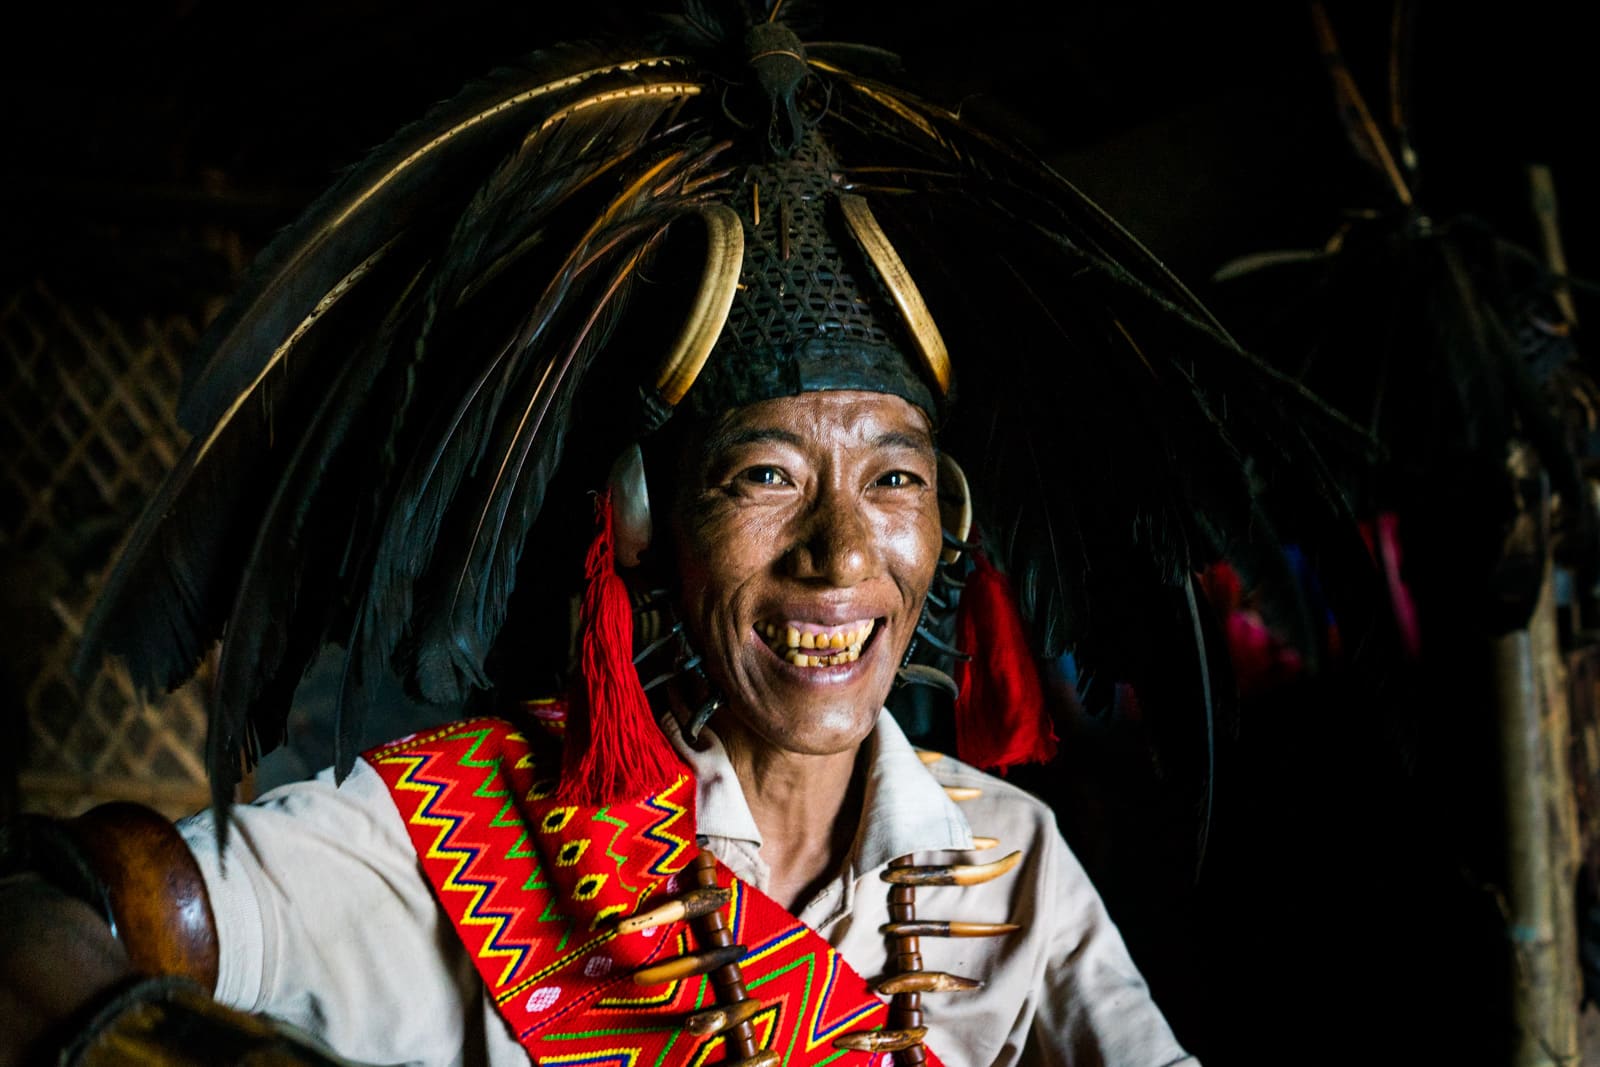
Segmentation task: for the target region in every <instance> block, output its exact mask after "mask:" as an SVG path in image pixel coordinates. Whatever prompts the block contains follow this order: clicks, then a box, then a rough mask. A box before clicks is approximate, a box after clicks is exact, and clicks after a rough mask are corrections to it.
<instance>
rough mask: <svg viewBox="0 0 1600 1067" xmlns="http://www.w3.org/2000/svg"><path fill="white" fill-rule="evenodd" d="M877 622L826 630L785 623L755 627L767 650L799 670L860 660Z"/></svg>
mask: <svg viewBox="0 0 1600 1067" xmlns="http://www.w3.org/2000/svg"><path fill="white" fill-rule="evenodd" d="M877 624H878V621H877V620H876V619H862V620H861V621H860V622H847V623H845V624H843V625H842V626H823V625H821V624H819V623H814V622H800V621H797V620H792V619H784V620H779V621H773V622H758V623H756V633H758V634H760V635H761V636H762V638H763V639H764V640H765V641H766V642H767V647H769V648H771V649H772V651H773V652H775V653H777V654H778V656H779V657H780V658H782V659H785V660H788V661H789V662H790V663H792V664H794V665H795V666H796V667H837V666H839V665H840V664H844V663H854V662H855V661H856V660H857V659H860V658H861V648H862V646H863V645H865V644H866V643H867V641H868V639H870V638H871V637H872V631H873V630H874V628H876V626H877Z"/></svg>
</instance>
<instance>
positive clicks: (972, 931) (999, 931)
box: [878, 919, 1022, 937]
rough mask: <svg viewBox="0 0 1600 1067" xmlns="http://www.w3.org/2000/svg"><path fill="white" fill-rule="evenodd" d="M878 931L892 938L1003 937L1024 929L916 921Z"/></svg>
mask: <svg viewBox="0 0 1600 1067" xmlns="http://www.w3.org/2000/svg"><path fill="white" fill-rule="evenodd" d="M878 929H879V930H880V931H881V932H883V933H884V934H886V935H888V936H890V937H1002V936H1004V935H1006V934H1010V933H1015V932H1016V931H1018V930H1020V929H1022V927H1021V926H1019V925H1018V924H1016V923H967V922H949V921H947V920H944V919H916V920H913V921H911V922H899V923H884V924H883V925H882V926H880V927H878Z"/></svg>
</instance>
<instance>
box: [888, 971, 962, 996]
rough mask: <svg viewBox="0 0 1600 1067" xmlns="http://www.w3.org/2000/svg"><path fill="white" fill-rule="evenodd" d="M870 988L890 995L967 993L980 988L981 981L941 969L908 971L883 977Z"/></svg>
mask: <svg viewBox="0 0 1600 1067" xmlns="http://www.w3.org/2000/svg"><path fill="white" fill-rule="evenodd" d="M872 988H874V989H876V990H877V991H878V992H879V993H883V994H886V995H890V996H892V995H893V994H895V993H968V992H971V991H972V990H974V989H982V988H983V983H982V982H979V981H976V980H974V979H971V978H962V977H961V976H960V975H957V974H945V973H944V972H943V971H910V972H908V973H906V974H897V975H895V976H893V977H892V978H885V979H883V980H882V981H881V982H879V983H878V984H877V985H875V986H873V987H872Z"/></svg>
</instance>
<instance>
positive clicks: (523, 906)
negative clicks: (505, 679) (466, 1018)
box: [366, 719, 939, 1067]
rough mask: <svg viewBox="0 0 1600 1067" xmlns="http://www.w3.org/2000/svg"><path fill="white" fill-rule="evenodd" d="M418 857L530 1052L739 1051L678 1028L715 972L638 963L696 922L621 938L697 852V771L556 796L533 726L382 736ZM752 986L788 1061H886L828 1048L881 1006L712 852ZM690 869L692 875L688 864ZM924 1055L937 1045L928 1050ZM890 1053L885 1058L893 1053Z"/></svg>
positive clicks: (629, 1064) (623, 1062)
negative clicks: (531, 734) (566, 799)
mask: <svg viewBox="0 0 1600 1067" xmlns="http://www.w3.org/2000/svg"><path fill="white" fill-rule="evenodd" d="M366 758H367V761H368V762H369V763H370V764H371V765H372V766H373V767H374V768H375V769H376V770H377V772H378V774H379V775H381V776H382V778H383V780H384V781H385V782H386V783H387V784H388V786H389V791H390V795H391V796H392V797H393V798H394V802H395V806H396V807H397V808H398V809H399V811H400V815H401V817H402V818H403V819H404V820H405V822H406V826H407V829H408V830H409V831H410V834H411V840H412V844H413V845H414V846H415V847H416V850H417V856H418V857H419V858H420V860H421V863H422V869H423V871H424V872H425V874H426V875H427V877H428V880H429V882H430V883H431V884H432V885H433V887H434V891H435V894H436V895H437V896H438V899H439V903H440V905H441V906H442V907H443V908H444V910H445V912H446V914H448V915H449V916H450V920H451V922H452V923H453V924H454V926H455V929H456V932H457V934H458V935H459V936H460V938H461V942H462V944H463V945H465V946H466V949H467V951H468V953H469V954H471V956H472V959H473V961H474V963H475V964H476V965H477V968H478V973H479V974H480V975H482V977H483V980H484V983H485V984H486V985H487V986H488V989H489V992H490V995H491V996H493V998H494V1002H495V1004H496V1005H497V1006H498V1008H499V1010H500V1014H501V1016H502V1017H504V1018H505V1020H506V1022H507V1024H508V1025H509V1026H510V1027H511V1029H512V1032H513V1033H514V1034H516V1036H517V1038H518V1040H519V1041H520V1042H521V1043H522V1045H523V1047H524V1048H526V1049H527V1050H528V1054H529V1056H530V1057H532V1059H533V1061H534V1062H535V1063H539V1064H598V1063H607V1064H617V1065H618V1067H666V1065H668V1064H692V1065H698V1064H702V1063H716V1062H719V1061H721V1060H724V1059H728V1058H730V1056H729V1054H728V1052H727V1051H726V1050H725V1049H724V1048H723V1040H722V1038H720V1037H712V1038H697V1037H694V1036H693V1035H690V1034H687V1033H684V1032H683V1031H682V1030H681V1029H680V1028H679V1027H680V1024H681V1022H682V1020H683V1018H684V1016H685V1015H688V1014H689V1013H691V1012H694V1011H698V1010H700V1009H703V1008H706V1007H709V1006H710V1005H711V1003H712V1000H713V992H712V988H711V983H710V981H709V979H708V978H707V977H705V976H699V977H695V978H687V979H682V980H679V981H676V982H668V983H662V984H660V985H655V986H640V985H637V984H635V983H634V982H633V981H632V980H631V978H630V975H631V974H632V972H634V971H635V970H637V969H638V968H639V967H641V966H643V965H645V964H646V963H649V962H652V961H655V960H661V959H667V958H670V957H672V956H676V955H679V954H681V953H684V952H689V951H693V950H694V949H695V948H696V947H697V946H696V944H695V942H694V935H693V934H692V933H691V932H690V930H689V928H688V925H687V924H685V923H674V924H672V925H670V926H666V927H662V928H659V929H657V930H654V931H649V932H647V933H641V934H633V935H629V936H626V937H623V936H618V935H617V934H616V933H615V919H616V917H618V916H622V915H627V914H632V913H633V912H634V911H636V910H638V909H639V908H640V907H641V906H649V904H650V903H651V902H653V898H659V899H665V898H666V897H667V896H670V895H671V894H672V893H674V892H675V891H676V890H677V888H678V881H679V877H680V874H681V872H683V870H684V868H685V867H686V866H687V864H688V861H689V860H690V859H691V858H692V857H693V856H694V854H695V851H696V850H695V845H694V825H695V819H694V793H695V790H694V782H693V780H692V779H691V778H688V777H685V778H681V779H679V780H678V781H677V782H675V783H674V784H673V785H672V786H670V787H669V788H668V789H666V790H664V791H663V792H661V793H659V794H657V795H655V796H651V797H645V798H643V799H641V800H640V801H638V802H637V803H630V804H613V805H611V806H610V807H606V808H590V807H583V806H578V805H570V804H557V803H556V802H555V801H554V800H553V799H551V796H550V794H551V792H552V791H553V788H554V784H555V783H554V782H553V781H551V780H547V779H543V780H542V779H541V778H540V776H539V771H538V769H537V768H536V767H535V766H534V759H533V756H532V753H531V748H530V746H529V744H528V741H527V739H526V738H525V737H524V736H523V735H521V734H519V733H517V732H516V730H515V728H514V727H513V726H512V725H511V724H509V723H506V722H502V721H499V720H494V719H478V720H474V721H470V722H464V723H458V724H455V725H452V726H450V727H448V728H445V729H441V730H437V731H434V732H432V733H428V734H422V735H418V736H415V737H411V738H406V739H403V740H401V741H398V742H395V743H394V744H391V745H386V746H384V747H382V748H378V749H374V750H373V751H372V752H370V753H368V754H367V757H366ZM718 876H719V877H718V881H719V884H722V885H731V886H732V888H733V890H734V896H733V900H732V901H731V903H730V904H729V905H728V908H727V910H726V912H725V915H724V918H725V919H726V920H727V922H728V925H729V927H730V929H732V931H733V934H734V940H735V942H736V943H738V944H741V945H745V946H746V947H747V948H748V949H749V953H748V955H747V956H746V957H745V959H744V960H743V961H742V963H741V967H742V969H743V972H744V982H745V987H746V988H747V989H748V990H749V992H750V995H751V996H752V997H754V998H755V999H758V1000H760V1001H762V1002H763V1004H764V1005H765V1008H764V1010H763V1011H762V1012H761V1013H760V1014H758V1015H757V1016H756V1017H755V1019H754V1022H753V1025H754V1027H755V1032H756V1037H757V1039H758V1041H759V1043H760V1045H761V1047H763V1048H767V1049H773V1050H775V1051H777V1052H778V1053H779V1054H780V1056H781V1057H782V1062H783V1063H785V1064H792V1065H795V1067H803V1065H811V1064H825V1063H833V1062H835V1061H838V1062H839V1063H841V1064H850V1063H856V1064H862V1063H869V1062H871V1061H873V1060H885V1057H883V1056H881V1055H880V1056H873V1055H870V1054H867V1053H861V1052H848V1051H841V1050H838V1049H835V1048H834V1047H833V1044H832V1041H833V1039H834V1038H835V1037H837V1036H839V1035H841V1034H844V1033H848V1032H851V1031H854V1030H869V1029H876V1028H879V1027H881V1026H882V1025H883V1023H884V1019H885V1017H886V1013H887V1010H888V1005H887V1004H886V1003H885V1002H884V1001H883V1000H882V999H880V998H879V997H878V996H877V995H876V994H875V993H873V992H872V990H871V989H870V988H869V987H868V985H867V983H866V981H865V980H864V979H863V978H862V977H861V976H860V975H859V974H857V973H856V972H855V971H854V970H853V969H851V967H850V966H849V964H847V963H845V961H844V960H843V959H842V958H841V957H840V956H839V955H838V953H836V952H835V951H834V950H833V947H832V946H831V945H829V944H828V943H827V941H825V940H824V939H823V938H822V937H821V936H819V935H818V934H817V933H816V932H815V931H813V930H812V929H811V928H810V927H808V926H806V925H805V924H804V923H802V922H800V921H799V920H798V919H796V918H795V917H794V916H792V915H790V914H789V913H788V912H787V911H786V910H785V909H784V908H782V907H781V906H779V905H778V904H777V903H776V902H775V901H773V900H772V899H771V898H770V897H768V896H766V895H765V894H763V893H761V892H759V891H757V890H755V889H753V888H751V887H750V886H747V885H745V884H744V883H743V882H740V881H739V880H737V879H735V878H734V877H733V876H732V874H731V873H730V872H729V871H728V870H727V868H725V867H721V866H720V865H719V868H718ZM685 877H687V876H685ZM928 1060H929V1062H930V1063H932V1064H934V1067H938V1062H939V1061H938V1060H937V1058H935V1057H934V1056H933V1055H932V1053H931V1052H930V1053H929V1055H928ZM885 1061H886V1060H885Z"/></svg>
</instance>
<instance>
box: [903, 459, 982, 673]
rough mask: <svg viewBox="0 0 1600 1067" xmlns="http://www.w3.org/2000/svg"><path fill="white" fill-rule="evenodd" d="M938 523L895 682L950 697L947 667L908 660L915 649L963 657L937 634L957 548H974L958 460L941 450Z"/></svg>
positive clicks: (950, 592) (948, 619)
mask: <svg viewBox="0 0 1600 1067" xmlns="http://www.w3.org/2000/svg"><path fill="white" fill-rule="evenodd" d="M939 526H940V532H941V535H942V537H943V541H944V547H943V548H942V549H941V550H940V552H939V563H938V565H937V566H936V567H935V568H934V573H933V585H932V587H931V588H930V589H929V590H928V596H927V599H926V600H925V601H924V602H923V605H922V618H921V619H920V620H918V622H917V630H916V637H915V639H914V640H913V641H912V643H911V645H910V646H908V647H907V648H906V655H905V660H904V661H903V662H902V663H901V664H900V670H899V672H898V674H897V675H896V679H897V681H898V682H899V684H901V685H922V686H928V687H930V688H933V689H938V690H942V691H943V692H944V693H945V694H946V695H948V696H949V697H950V698H952V699H954V698H955V696H956V694H957V692H958V691H959V688H958V686H957V685H956V681H955V679H954V678H953V677H952V676H951V673H950V672H949V671H946V670H941V669H939V668H938V667H935V666H932V665H931V664H928V663H913V662H912V657H913V656H914V655H916V654H917V653H918V651H919V649H920V650H926V652H931V653H933V654H935V656H936V657H938V658H943V659H944V660H947V661H952V662H960V661H962V660H965V659H967V656H966V654H965V653H963V652H962V651H961V650H960V649H958V648H956V647H954V646H953V645H951V644H949V643H948V642H947V641H945V640H943V639H942V638H941V637H940V636H939V634H940V633H949V632H950V631H951V628H952V625H953V617H954V613H955V602H956V596H955V594H956V593H957V592H958V591H959V590H960V589H961V586H962V582H961V580H960V579H959V578H957V577H956V575H955V572H956V570H957V567H958V564H960V562H961V556H962V553H964V552H966V551H967V550H968V549H971V548H972V547H974V546H973V545H972V544H971V543H970V542H969V541H968V540H967V537H968V535H969V534H970V533H971V532H972V492H971V489H970V487H969V486H968V484H967V476H966V473H965V472H964V471H962V469H961V464H959V463H957V462H956V461H955V460H954V459H953V458H951V456H950V455H949V454H947V453H940V454H939ZM936 631H937V632H936Z"/></svg>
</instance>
